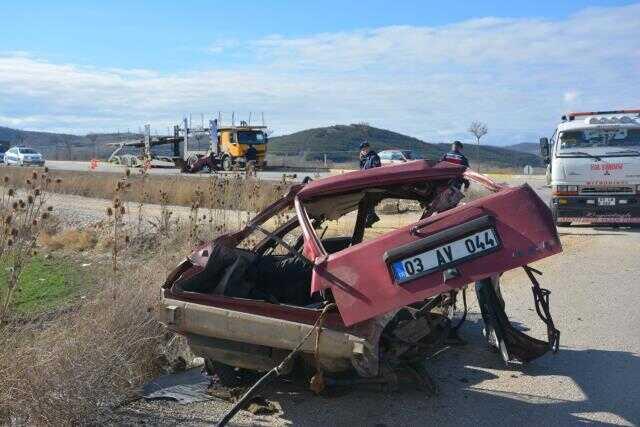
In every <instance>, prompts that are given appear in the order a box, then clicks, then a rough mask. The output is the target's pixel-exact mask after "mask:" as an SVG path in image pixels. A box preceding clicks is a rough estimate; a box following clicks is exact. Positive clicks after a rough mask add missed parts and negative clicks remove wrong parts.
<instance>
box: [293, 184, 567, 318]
mask: <svg viewBox="0 0 640 427" xmlns="http://www.w3.org/2000/svg"><path fill="white" fill-rule="evenodd" d="M303 227H305V228H308V227H309V226H308V223H307V224H305V223H304V221H303ZM306 233H309V234H311V233H313V230H311V229H309V228H308V229H307V230H306ZM311 240H313V242H312V243H311V244H310V248H309V249H311V250H310V251H309V252H316V251H318V252H316V253H317V254H319V253H320V252H322V251H321V250H319V248H317V247H316V245H317V241H316V239H311ZM561 250H562V248H561V245H560V241H559V239H558V236H557V232H556V229H555V226H554V224H553V221H552V219H551V214H550V212H549V209H548V208H547V207H546V205H545V204H544V202H543V201H542V200H541V199H540V198H539V197H538V196H537V195H536V194H535V192H534V191H533V190H532V189H531V188H530V187H529V186H527V185H524V186H522V187H516V188H509V189H505V190H502V191H500V192H498V193H495V194H493V195H491V196H488V197H485V198H482V199H478V200H476V201H473V202H471V203H468V204H466V205H463V206H458V207H457V208H454V209H452V210H449V211H446V212H442V213H439V214H436V215H433V216H431V217H429V218H426V219H423V220H421V221H418V222H417V223H414V224H410V225H408V226H405V227H402V228H399V229H397V230H394V231H392V232H390V233H387V234H385V235H382V236H380V237H378V238H375V239H372V240H367V241H365V242H361V243H359V244H357V245H354V246H351V247H349V248H347V249H344V250H342V251H340V252H337V253H334V254H329V255H325V254H322V256H318V257H316V259H315V267H314V271H313V279H312V291H320V290H323V289H331V292H332V294H333V296H334V298H335V301H336V304H337V305H338V308H339V310H340V314H341V316H342V318H343V320H344V322H345V324H346V325H351V324H354V323H358V322H361V321H364V320H367V319H370V318H372V317H375V316H378V315H381V314H384V313H387V312H389V311H391V310H394V309H397V308H400V307H402V306H405V305H408V304H411V303H414V302H417V301H422V300H424V299H425V298H429V297H431V296H434V295H437V294H440V293H442V292H447V291H449V290H452V289H457V288H461V287H462V286H464V285H465V284H467V283H470V282H474V281H477V280H481V279H484V278H487V277H491V276H493V275H496V274H499V273H501V272H504V271H506V270H510V269H513V268H516V267H519V266H522V265H525V264H527V263H530V262H532V261H535V260H538V259H541V258H544V257H547V256H550V255H552V254H555V253H558V252H560V251H561Z"/></svg>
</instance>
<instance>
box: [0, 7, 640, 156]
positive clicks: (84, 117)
mask: <svg viewBox="0 0 640 427" xmlns="http://www.w3.org/2000/svg"><path fill="white" fill-rule="evenodd" d="M638 22H640V4H638V5H632V6H627V7H620V8H606V9H603V8H598V9H595V8H594V9H587V10H583V11H581V12H579V13H577V14H575V15H573V16H571V17H569V18H567V19H565V20H560V21H550V20H540V19H537V20H534V19H502V18H500V19H498V18H480V19H474V20H469V21H464V22H460V23H456V24H452V25H447V26H442V27H412V26H392V27H383V28H374V29H367V30H357V31H350V32H338V33H326V34H317V35H313V36H308V37H300V38H287V37H284V36H281V35H273V36H270V37H266V38H264V39H261V40H254V41H249V42H244V43H240V42H239V41H235V40H219V41H216V42H214V43H212V44H210V45H209V46H208V48H205V51H208V52H209V53H217V52H224V51H225V50H226V49H231V48H236V47H239V46H242V51H243V56H242V61H239V60H238V58H234V60H233V61H228V62H224V58H225V57H224V56H222V55H218V56H219V57H220V64H219V65H218V66H215V67H212V68H209V69H204V70H198V71H191V72H184V71H183V72H159V71H156V70H151V69H118V68H112V69H97V68H94V67H89V66H82V65H77V64H56V63H52V62H49V61H47V60H45V59H38V58H34V57H32V56H29V55H28V54H24V53H20V54H13V53H5V54H2V53H0V125H3V124H4V125H11V126H21V127H28V128H32V129H52V130H53V129H55V130H57V131H60V130H65V131H71V132H88V131H111V130H115V129H126V128H131V129H137V127H138V126H140V125H142V124H144V123H147V122H149V123H151V124H152V125H153V126H154V127H155V128H156V129H166V127H167V126H170V125H172V124H173V123H176V122H178V121H179V120H180V117H182V116H183V115H184V114H188V113H189V112H193V113H194V117H198V120H199V117H200V116H199V115H200V113H201V112H204V113H209V114H211V115H213V114H217V112H218V111H219V110H222V111H225V112H230V111H233V110H235V111H237V112H240V113H242V114H245V115H246V114H248V111H250V110H253V111H254V112H257V111H264V112H265V115H266V117H267V119H268V121H269V123H270V124H271V125H272V126H273V127H274V130H275V131H276V133H285V132H290V131H296V130H300V129H303V128H306V127H311V126H324V125H329V124H336V123H353V122H360V121H366V122H369V123H371V124H372V125H374V126H380V127H386V128H390V129H393V130H396V131H399V132H403V133H407V134H410V135H414V136H417V137H420V138H423V139H426V140H437V141H443V140H447V139H451V138H464V137H468V135H467V132H466V129H467V127H468V124H469V122H470V121H472V120H482V121H485V122H487V123H488V125H489V134H488V135H487V137H486V141H487V142H490V143H495V144H507V143H512V142H520V141H523V140H535V139H536V137H537V136H539V135H540V134H545V133H549V132H550V131H551V130H552V127H553V125H554V124H555V122H556V121H557V119H558V118H559V116H560V115H561V113H562V112H563V110H564V109H565V108H568V107H569V106H571V107H572V108H573V107H575V108H584V109H610V108H618V107H634V106H637V105H634V103H637V102H638V101H637V100H638V99H640V85H638V84H637V81H636V80H637V79H636V77H635V74H637V73H635V71H637V70H638V69H639V68H640V26H639V25H637V23H638ZM235 50H237V49H235ZM634 70H635V71H634Z"/></svg>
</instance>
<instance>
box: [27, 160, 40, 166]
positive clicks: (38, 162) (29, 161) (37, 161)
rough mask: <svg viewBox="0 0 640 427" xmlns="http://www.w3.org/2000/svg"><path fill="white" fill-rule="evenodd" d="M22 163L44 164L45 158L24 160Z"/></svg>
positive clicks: (30, 164)
mask: <svg viewBox="0 0 640 427" xmlns="http://www.w3.org/2000/svg"><path fill="white" fill-rule="evenodd" d="M22 164H23V165H25V166H27V165H28V166H44V160H23V161H22Z"/></svg>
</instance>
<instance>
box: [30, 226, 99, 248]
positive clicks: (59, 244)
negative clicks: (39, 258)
mask: <svg viewBox="0 0 640 427" xmlns="http://www.w3.org/2000/svg"><path fill="white" fill-rule="evenodd" d="M97 242H98V238H97V236H96V233H95V231H94V230H77V229H71V228H69V229H65V230H62V231H61V232H60V233H55V232H53V233H51V232H48V231H44V232H42V233H41V234H40V237H39V239H38V244H39V245H40V246H41V247H44V248H46V249H50V250H54V251H55V250H59V249H71V250H75V251H84V250H87V249H92V248H94V247H95V246H96V243H97Z"/></svg>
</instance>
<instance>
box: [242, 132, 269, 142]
mask: <svg viewBox="0 0 640 427" xmlns="http://www.w3.org/2000/svg"><path fill="white" fill-rule="evenodd" d="M238 142H239V143H240V144H264V143H265V138H264V133H262V132H256V131H238Z"/></svg>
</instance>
